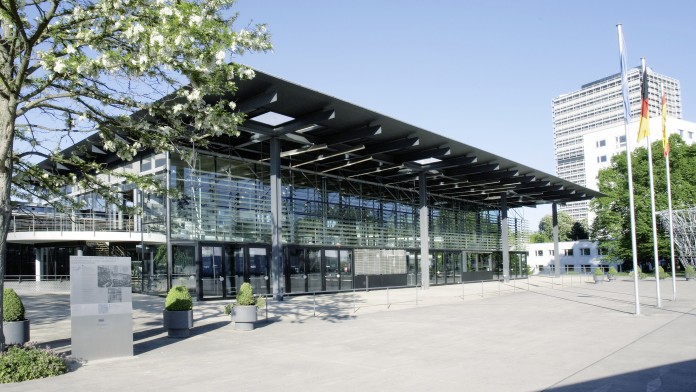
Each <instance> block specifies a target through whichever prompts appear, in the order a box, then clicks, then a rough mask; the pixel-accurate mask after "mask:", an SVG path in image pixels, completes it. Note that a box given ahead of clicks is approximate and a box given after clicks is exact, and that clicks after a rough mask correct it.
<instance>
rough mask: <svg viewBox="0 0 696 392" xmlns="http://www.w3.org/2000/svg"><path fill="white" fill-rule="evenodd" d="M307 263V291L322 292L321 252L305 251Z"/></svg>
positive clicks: (314, 250)
mask: <svg viewBox="0 0 696 392" xmlns="http://www.w3.org/2000/svg"><path fill="white" fill-rule="evenodd" d="M307 262H308V263H309V268H308V272H309V273H308V274H307V291H309V292H310V293H311V292H314V291H322V287H321V282H322V278H321V251H320V250H316V249H309V250H307Z"/></svg>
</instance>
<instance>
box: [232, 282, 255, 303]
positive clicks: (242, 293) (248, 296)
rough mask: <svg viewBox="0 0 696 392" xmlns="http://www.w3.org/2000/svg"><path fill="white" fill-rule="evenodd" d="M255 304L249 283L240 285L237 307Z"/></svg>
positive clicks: (252, 290)
mask: <svg viewBox="0 0 696 392" xmlns="http://www.w3.org/2000/svg"><path fill="white" fill-rule="evenodd" d="M255 304H256V300H255V299H254V289H253V288H252V287H251V284H250V283H249V282H244V283H242V287H240V288H239V292H238V293H237V305H242V306H248V305H255Z"/></svg>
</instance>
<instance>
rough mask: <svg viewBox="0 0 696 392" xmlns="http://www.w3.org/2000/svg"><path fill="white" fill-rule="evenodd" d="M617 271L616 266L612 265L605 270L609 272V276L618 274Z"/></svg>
mask: <svg viewBox="0 0 696 392" xmlns="http://www.w3.org/2000/svg"><path fill="white" fill-rule="evenodd" d="M618 273H619V271H617V270H616V268H614V266H611V267H609V271H607V274H609V275H611V276H616V274H618Z"/></svg>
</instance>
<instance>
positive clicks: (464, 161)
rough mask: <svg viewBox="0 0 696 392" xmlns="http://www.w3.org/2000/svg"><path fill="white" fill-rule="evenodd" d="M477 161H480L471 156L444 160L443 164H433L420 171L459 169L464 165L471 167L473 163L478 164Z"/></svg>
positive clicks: (423, 167)
mask: <svg viewBox="0 0 696 392" xmlns="http://www.w3.org/2000/svg"><path fill="white" fill-rule="evenodd" d="M477 160H478V158H476V157H470V156H463V157H456V158H449V159H447V160H443V161H441V162H435V163H431V164H428V165H423V166H421V167H420V168H419V169H423V170H441V169H449V168H452V167H458V166H462V165H470V164H472V163H476V161H477Z"/></svg>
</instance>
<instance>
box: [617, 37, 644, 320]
mask: <svg viewBox="0 0 696 392" xmlns="http://www.w3.org/2000/svg"><path fill="white" fill-rule="evenodd" d="M616 27H617V28H618V30H619V52H620V54H621V87H622V94H623V99H624V135H625V138H626V166H628V203H629V211H630V216H631V249H632V251H633V292H634V294H635V297H636V298H635V304H636V310H635V312H636V316H637V315H640V296H639V294H638V275H639V274H638V246H637V244H636V212H635V207H634V204H635V203H634V202H633V170H632V169H631V165H632V164H631V138H630V137H629V135H628V119H629V118H630V116H631V110H630V97H629V96H628V95H629V94H628V82H627V80H626V59H625V57H624V47H623V44H624V40H623V33H622V32H621V24H618V25H616Z"/></svg>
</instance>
